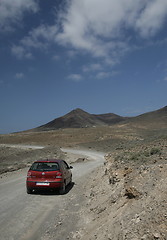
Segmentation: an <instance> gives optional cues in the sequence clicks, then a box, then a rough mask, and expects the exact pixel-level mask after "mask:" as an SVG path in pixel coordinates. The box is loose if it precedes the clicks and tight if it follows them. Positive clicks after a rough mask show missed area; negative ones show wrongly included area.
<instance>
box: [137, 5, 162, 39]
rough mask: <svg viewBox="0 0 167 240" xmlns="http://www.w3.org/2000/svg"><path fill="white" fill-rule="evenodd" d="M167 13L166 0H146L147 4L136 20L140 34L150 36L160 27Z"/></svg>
mask: <svg viewBox="0 0 167 240" xmlns="http://www.w3.org/2000/svg"><path fill="white" fill-rule="evenodd" d="M166 15H167V1H166V0H154V1H147V4H146V6H145V8H144V9H143V11H142V12H141V14H140V16H139V18H138V19H137V21H136V27H137V28H138V29H139V31H140V34H141V36H143V37H150V36H153V35H155V34H156V33H157V31H159V30H160V28H161V27H162V25H163V23H164V20H165V17H166Z"/></svg>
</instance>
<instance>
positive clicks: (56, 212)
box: [0, 149, 104, 240]
mask: <svg viewBox="0 0 167 240" xmlns="http://www.w3.org/2000/svg"><path fill="white" fill-rule="evenodd" d="M62 150H63V151H65V152H67V153H73V154H80V155H83V156H86V157H89V159H91V160H90V161H86V162H83V163H74V164H72V165H73V167H74V168H73V181H74V183H75V184H74V186H73V187H71V189H68V191H67V193H66V194H65V195H62V196H61V195H58V194H51V193H41V194H39V193H38V194H32V195H28V194H27V193H26V188H25V179H26V174H27V169H22V170H19V171H16V172H13V173H10V174H7V176H3V177H2V178H0V239H1V240H38V239H40V240H51V239H56V240H60V239H61V240H62V239H67V238H68V239H70V234H72V233H73V232H74V231H76V229H77V227H78V225H77V224H78V221H79V217H80V216H79V214H78V212H79V209H80V207H81V205H82V204H84V197H83V191H82V185H83V181H84V179H85V178H86V177H87V176H88V175H89V174H90V172H91V171H93V170H94V169H95V168H96V167H98V166H100V165H102V164H103V162H104V154H103V153H100V152H93V151H90V150H87V151H86V150H73V149H62Z"/></svg>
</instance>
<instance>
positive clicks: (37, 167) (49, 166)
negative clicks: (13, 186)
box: [30, 162, 60, 172]
mask: <svg viewBox="0 0 167 240" xmlns="http://www.w3.org/2000/svg"><path fill="white" fill-rule="evenodd" d="M59 169H60V168H59V165H58V163H56V162H48V163H45V162H35V163H33V164H32V166H31V168H30V170H32V171H39V172H43V171H57V170H59Z"/></svg>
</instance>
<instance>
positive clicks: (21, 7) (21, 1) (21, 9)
mask: <svg viewBox="0 0 167 240" xmlns="http://www.w3.org/2000/svg"><path fill="white" fill-rule="evenodd" d="M38 9H39V8H38V5H37V3H36V1H35V0H1V1H0V31H11V30H13V26H14V25H15V24H18V23H20V22H21V20H22V18H23V16H24V13H25V12H27V11H28V12H32V13H36V12H37V11H38Z"/></svg>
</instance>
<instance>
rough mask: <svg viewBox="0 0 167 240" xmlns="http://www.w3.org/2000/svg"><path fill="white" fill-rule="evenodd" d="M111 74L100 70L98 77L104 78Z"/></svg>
mask: <svg viewBox="0 0 167 240" xmlns="http://www.w3.org/2000/svg"><path fill="white" fill-rule="evenodd" d="M109 76H110V73H109V72H99V73H97V75H96V78H98V79H104V78H108V77H109Z"/></svg>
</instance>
